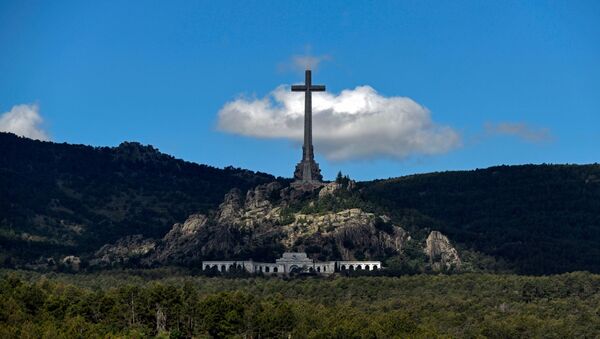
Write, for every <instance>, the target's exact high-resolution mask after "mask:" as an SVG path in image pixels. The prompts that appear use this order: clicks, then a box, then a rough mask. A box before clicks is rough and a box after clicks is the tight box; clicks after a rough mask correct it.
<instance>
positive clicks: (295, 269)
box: [290, 265, 302, 274]
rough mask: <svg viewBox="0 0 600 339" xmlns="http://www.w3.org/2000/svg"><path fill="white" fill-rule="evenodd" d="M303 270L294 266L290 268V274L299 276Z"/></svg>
mask: <svg viewBox="0 0 600 339" xmlns="http://www.w3.org/2000/svg"><path fill="white" fill-rule="evenodd" d="M301 271H302V270H301V269H300V267H298V266H296V265H292V266H290V273H292V274H297V273H300V272H301Z"/></svg>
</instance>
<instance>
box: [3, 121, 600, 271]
mask: <svg viewBox="0 0 600 339" xmlns="http://www.w3.org/2000/svg"><path fill="white" fill-rule="evenodd" d="M344 180H346V181H347V180H348V179H347V178H345V179H344ZM272 181H279V182H280V184H281V186H282V187H283V188H285V187H287V183H288V182H289V181H288V180H286V179H281V178H275V177H273V176H272V175H269V174H265V173H256V172H252V171H248V170H242V169H235V168H225V169H218V168H214V167H210V166H206V165H199V164H195V163H190V162H186V161H183V160H178V159H175V158H173V157H171V156H169V155H166V154H163V153H160V152H159V151H158V150H156V149H154V148H153V147H152V146H143V145H140V144H138V143H123V144H121V145H119V146H118V147H114V148H110V147H90V146H83V145H69V144H57V143H51V142H41V141H34V140H31V139H26V138H19V137H17V136H15V135H12V134H6V133H0V265H3V266H8V267H10V266H12V265H17V266H19V264H22V263H24V262H31V261H35V260H37V259H38V258H40V257H45V258H48V257H54V258H55V259H60V258H62V257H64V256H65V255H70V254H75V255H81V254H90V253H93V252H95V251H97V250H98V249H99V248H100V247H101V246H102V245H104V244H107V243H112V242H115V241H116V240H117V239H119V238H122V237H124V236H128V235H134V234H142V235H143V236H144V237H145V238H155V239H160V238H161V237H163V236H164V235H165V234H166V233H167V232H168V231H169V229H171V227H172V226H173V224H174V223H177V222H179V223H181V222H183V221H184V220H186V218H187V217H188V216H189V215H190V214H193V213H203V214H207V215H209V216H210V215H212V214H214V211H215V209H216V208H217V207H218V206H219V204H220V203H221V202H223V197H224V195H225V194H226V193H227V192H228V191H229V190H231V189H232V188H237V189H239V191H238V192H239V194H240V199H243V198H244V197H245V196H246V191H247V190H249V189H251V188H255V187H256V186H257V185H259V184H264V183H269V182H272ZM255 195H256V194H255ZM315 196H316V197H315V198H314V199H312V198H311V199H312V200H311V199H308V200H306V199H305V200H302V201H300V202H299V203H298V206H296V207H298V208H297V209H294V204H292V205H289V206H287V207H285V208H284V209H283V212H285V213H288V214H289V213H291V212H303V213H304V212H306V213H308V212H310V213H316V214H319V213H328V212H339V211H340V210H343V209H348V208H361V209H363V210H364V211H366V212H372V213H375V214H377V215H387V216H390V217H391V220H392V221H393V222H394V223H396V224H398V225H399V226H401V227H402V228H404V229H406V230H407V231H408V232H409V233H410V235H411V238H412V239H414V241H415V242H424V240H425V238H426V237H427V234H429V232H431V231H432V230H439V231H441V232H442V233H443V234H445V235H447V236H448V237H449V239H450V240H451V241H452V243H453V244H454V245H456V247H457V249H458V251H459V254H460V255H461V256H463V255H464V259H465V261H466V262H467V264H468V265H465V267H468V266H469V265H471V264H473V262H475V263H474V264H473V265H471V267H473V266H478V265H477V263H476V261H477V260H487V261H486V263H485V264H483V265H479V266H478V267H480V268H481V269H483V270H490V269H491V270H495V268H494V267H497V268H499V270H501V271H505V270H506V269H508V270H511V271H514V272H518V273H525V274H551V273H562V272H571V271H578V270H587V271H591V272H595V273H599V272H600V165H524V166H498V167H492V168H488V169H480V170H473V171H460V172H443V173H430V174H422V175H412V176H406V177H400V178H394V179H387V180H376V181H370V182H362V183H358V184H357V185H356V187H355V188H354V189H353V191H352V192H347V193H343V194H341V193H340V194H337V195H336V196H335V197H334V196H329V197H327V198H323V199H321V198H319V197H318V194H316V195H315ZM252 197H254V195H252ZM263 198H265V199H267V198H268V199H271V200H273V199H275V200H277V199H279V200H281V197H270V196H267V197H263ZM236 201H237V200H236ZM211 211H213V212H211ZM211 213H212V214H211ZM285 213H284V217H285V216H288V215H287V214H285ZM283 219H285V218H283ZM280 221H282V220H280ZM278 225H279V226H278ZM281 225H283V224H282V223H281V222H280V223H275V224H273V225H272V226H268V227H280V226H281ZM376 226H377V225H376ZM379 226H381V225H379ZM223 227H225V228H227V225H224V226H223ZM268 227H267V228H268ZM273 231H275V230H273ZM275 233H276V232H270V230H269V229H266V230H265V232H264V234H275ZM359 240H361V239H357V241H359ZM364 243H366V242H364ZM200 245H202V244H200ZM218 245H219V246H225V242H223V241H220V242H219V243H218ZM272 245H273V244H271V243H260V242H258V243H256V244H254V243H252V246H254V247H256V251H259V252H260V251H261V250H264V251H269V250H270V249H271V248H272ZM413 245H414V246H412V247H410V246H409V247H407V248H405V249H404V252H405V253H404V254H407V253H408V254H411V253H412V252H414V253H412V254H411V255H408V256H406V258H412V259H410V260H415V258H421V257H423V253H422V250H416V252H415V251H414V249H415V248H417V249H418V248H422V247H423V245H424V244H423V243H420V244H413ZM322 248H323V247H315V246H313V247H310V249H311V251H312V252H311V251H309V252H311V253H312V255H313V256H315V257H318V255H319V253H317V252H318V251H319V249H322ZM411 251H412V252H411ZM366 252H368V251H366ZM417 252H418V253H417ZM196 254H198V253H196ZM402 258H403V257H402V256H399V258H391V257H389V256H388V257H386V258H381V259H382V260H388V259H398V260H403V259H402ZM470 258H474V259H473V262H471V263H469V260H470ZM201 259H202V258H198V260H201ZM407 260H408V259H407ZM419 260H420V259H419ZM392 261H393V260H392ZM396 261H397V260H396ZM490 261H492V262H491V263H490ZM494 261H495V262H494ZM386 264H391V262H386ZM401 264H402V263H401Z"/></svg>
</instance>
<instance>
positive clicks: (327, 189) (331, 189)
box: [319, 181, 342, 199]
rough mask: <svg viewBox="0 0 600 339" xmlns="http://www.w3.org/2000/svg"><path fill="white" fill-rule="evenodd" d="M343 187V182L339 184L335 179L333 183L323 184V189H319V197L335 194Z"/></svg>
mask: <svg viewBox="0 0 600 339" xmlns="http://www.w3.org/2000/svg"><path fill="white" fill-rule="evenodd" d="M341 188H342V184H339V183H337V182H335V181H334V182H331V183H329V184H327V185H325V186H323V188H321V190H320V191H319V199H320V198H324V197H326V196H329V195H333V194H334V193H335V192H336V191H338V190H339V189H341Z"/></svg>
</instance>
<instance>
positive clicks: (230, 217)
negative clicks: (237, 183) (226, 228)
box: [217, 188, 242, 225]
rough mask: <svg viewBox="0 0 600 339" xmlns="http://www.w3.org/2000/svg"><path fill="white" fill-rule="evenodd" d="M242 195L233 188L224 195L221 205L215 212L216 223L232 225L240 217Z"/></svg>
mask: <svg viewBox="0 0 600 339" xmlns="http://www.w3.org/2000/svg"><path fill="white" fill-rule="evenodd" d="M241 200H242V193H241V192H240V190H239V189H237V188H234V189H232V190H231V191H229V192H228V193H227V194H225V198H224V199H223V203H222V204H221V205H219V211H218V212H217V222H218V223H220V224H222V225H227V224H232V223H233V222H234V221H235V220H236V219H237V218H239V216H240V210H241V208H242V203H241Z"/></svg>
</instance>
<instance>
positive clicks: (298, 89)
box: [292, 85, 306, 92]
mask: <svg viewBox="0 0 600 339" xmlns="http://www.w3.org/2000/svg"><path fill="white" fill-rule="evenodd" d="M305 91H306V86H305V85H292V92H305Z"/></svg>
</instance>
